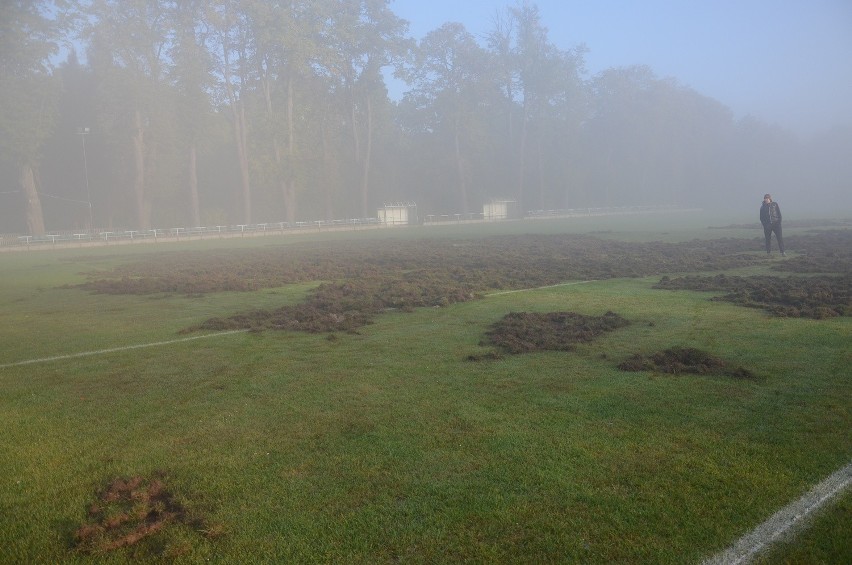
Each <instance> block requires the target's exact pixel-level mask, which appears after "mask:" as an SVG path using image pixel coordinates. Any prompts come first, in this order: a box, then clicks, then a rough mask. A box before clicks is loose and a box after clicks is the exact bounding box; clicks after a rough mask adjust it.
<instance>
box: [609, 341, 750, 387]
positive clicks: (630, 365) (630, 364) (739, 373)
mask: <svg viewBox="0 0 852 565" xmlns="http://www.w3.org/2000/svg"><path fill="white" fill-rule="evenodd" d="M618 368H619V369H621V370H622V371H634V372H638V371H652V372H658V373H668V374H672V375H679V374H682V373H688V374H695V375H724V376H729V377H734V378H737V379H749V380H755V379H757V376H756V375H755V374H754V373H752V372H751V371H749V370H748V369H745V368H743V367H731V366H730V365H728V363H726V362H725V361H724V360H723V359H720V358H718V357H714V356H712V355H710V354H709V353H707V352H706V351H702V350H700V349H695V348H693V347H672V348H670V349H666V350H665V351H658V352H657V353H654V354H652V355H650V356H648V357H645V356H644V355H641V354H639V353H634V354H633V355H631V356H630V357H629V358H627V359H625V360H624V361H622V362H621V363H620V364H619V365H618Z"/></svg>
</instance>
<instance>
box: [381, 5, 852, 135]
mask: <svg viewBox="0 0 852 565" xmlns="http://www.w3.org/2000/svg"><path fill="white" fill-rule="evenodd" d="M531 3H532V4H535V5H537V6H538V7H539V12H540V14H541V18H542V22H543V23H544V25H546V26H547V27H548V29H549V30H550V36H549V39H550V40H551V41H553V43H555V44H556V45H558V46H559V47H561V48H563V49H569V48H571V47H574V46H575V45H578V44H580V43H584V44H585V45H586V46H587V47H588V49H589V51H588V53H587V54H586V64H587V69H588V71H589V73H590V74H595V73H597V72H600V71H602V70H604V69H607V68H610V67H620V66H629V65H635V64H642V65H649V66H650V67H651V68H652V69H653V70H654V72H655V73H656V74H657V75H658V76H661V77H674V78H676V79H677V80H678V81H679V82H680V83H681V84H683V85H686V86H690V87H692V88H694V89H695V90H697V91H699V92H700V93H702V94H704V95H706V96H710V97H712V98H715V99H717V100H719V101H720V102H722V103H723V104H725V105H726V106H728V107H729V108H731V109H732V110H733V111H734V113H735V115H736V117H738V118H741V117H744V116H746V115H752V116H755V117H757V118H760V119H761V120H763V121H766V122H769V123H775V124H778V125H780V126H782V127H785V128H789V129H792V130H794V131H796V132H798V133H802V134H811V133H815V132H818V131H821V130H825V129H829V128H831V127H832V126H834V125H838V124H852V2H850V1H849V0H715V1H709V0H697V1H684V0H642V1H637V0H594V1H590V0H538V1H535V2H531ZM508 4H511V2H506V0H464V1H459V0H430V1H429V2H423V1H422V0H394V2H393V3H392V5H391V7H392V9H393V10H394V11H395V12H396V13H397V14H398V15H399V16H400V17H402V18H405V19H407V20H408V21H409V22H410V33H411V35H412V36H414V37H416V38H421V37H423V36H424V35H425V34H426V33H428V32H429V31H431V30H433V29H435V28H437V27H439V26H440V25H441V24H442V23H444V22H446V21H459V22H461V23H463V24H464V25H465V27H467V29H468V30H469V31H471V32H472V33H473V34H475V35H478V36H482V35H483V34H484V33H486V32H487V31H488V30H489V29H490V28H491V27H492V25H493V21H494V16H495V14H497V13H498V12H504V11H505V7H506V6H507V5H508Z"/></svg>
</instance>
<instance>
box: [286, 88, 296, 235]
mask: <svg viewBox="0 0 852 565" xmlns="http://www.w3.org/2000/svg"><path fill="white" fill-rule="evenodd" d="M294 98H295V95H294V93H293V76H292V73H291V74H290V75H289V76H288V77H287V176H286V179H285V181H284V207H285V209H286V210H285V212H286V214H287V221H288V222H289V223H290V224H293V223H295V221H296V174H295V171H294V170H293V164H294V163H295V161H296V159H295V157H296V154H295V153H296V147H295V146H296V124H295V123H294V122H293V106H294V104H295V102H294Z"/></svg>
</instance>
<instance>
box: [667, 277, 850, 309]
mask: <svg viewBox="0 0 852 565" xmlns="http://www.w3.org/2000/svg"><path fill="white" fill-rule="evenodd" d="M654 288H659V289H664V290H699V291H708V292H719V291H721V292H726V293H727V294H725V295H723V296H719V297H716V298H713V300H724V301H727V302H733V303H734V304H739V305H741V306H747V307H750V308H762V309H764V310H766V311H767V312H769V313H771V314H773V315H775V316H786V317H791V318H814V319H824V318H831V317H835V316H852V274H847V275H842V276H813V277H786V278H782V277H770V276H754V277H737V276H727V275H716V276H714V277H701V276H687V277H679V278H674V279H670V278H669V277H663V278H662V279H661V280H660V282H659V283H657V284H656V285H654Z"/></svg>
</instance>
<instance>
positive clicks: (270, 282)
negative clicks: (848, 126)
mask: <svg viewBox="0 0 852 565" xmlns="http://www.w3.org/2000/svg"><path fill="white" fill-rule="evenodd" d="M785 239H786V240H787V242H788V244H787V247H788V249H790V250H796V253H798V255H797V256H796V257H790V258H789V259H788V260H786V261H784V262H783V263H782V262H779V265H778V266H777V268H783V269H789V270H797V271H799V272H808V273H811V272H816V271H819V272H823V273H829V272H830V273H848V272H852V230H834V231H828V232H820V233H816V234H814V235H808V236H791V237H788V238H785ZM761 248H762V242H760V241H757V240H755V239H730V238H729V239H716V240H694V241H690V242H683V243H665V242H650V243H628V242H622V241H614V240H608V239H603V238H600V237H593V236H589V235H570V234H560V235H523V236H492V237H483V238H478V239H468V240H458V239H449V238H447V239H441V238H434V239H423V240H408V239H378V240H363V241H347V242H333V243H330V242H320V243H317V242H304V243H300V244H297V245H287V246H280V247H269V248H262V249H240V250H224V251H223V250H218V251H181V252H171V253H162V254H158V255H157V256H156V257H155V258H152V259H150V260H148V261H144V262H139V263H133V264H129V265H125V266H122V267H120V268H117V269H115V270H113V271H110V272H103V271H99V272H96V273H91V274H90V275H89V277H90V280H89V282H87V283H84V284H82V285H79V286H78V288H83V289H86V290H89V291H92V292H97V293H108V294H143V295H168V294H182V295H185V296H198V295H202V294H205V293H212V292H223V291H254V290H259V289H264V288H276V287H280V286H283V285H287V284H294V283H306V282H314V281H326V283H325V284H323V285H321V286H320V287H318V288H317V289H315V290H314V291H312V292H311V293H310V294H309V296H308V299H307V300H306V301H305V302H304V303H302V304H299V305H295V306H288V307H284V308H280V309H273V310H264V311H252V312H243V313H240V314H238V315H235V316H231V317H228V318H213V319H210V320H207V321H206V322H204V323H203V324H200V325H198V326H195V327H192V328H187V330H185V331H194V330H198V329H212V330H218V329H250V330H264V329H284V330H299V331H309V332H335V331H356V330H357V328H359V327H361V326H363V325H364V324H368V323H370V321H371V320H372V319H373V318H374V317H375V316H376V315H378V314H380V313H382V312H385V311H387V310H401V311H410V310H412V309H414V308H419V307H424V306H446V305H449V304H453V303H456V302H463V301H467V300H472V299H474V298H476V297H478V296H481V295H483V294H485V293H487V292H490V291H495V290H520V289H525V288H536V287H541V286H547V285H553V284H558V283H562V282H565V281H571V280H591V279H596V280H602V279H609V278H617V277H643V276H649V275H654V274H665V273H678V272H691V273H694V272H700V271H711V270H712V271H723V270H726V269H732V268H737V267H744V266H749V265H756V264H760V263H763V262H765V261H767V258H766V256H765V255H764V254H762V253H759V252H756V251H759V250H760V249H761ZM661 288H662V287H661ZM813 298H814V299H815V300H816V299H817V295H816V294H815V295H814V297H813ZM818 306H819V307H824V308H828V309H829V310H831V311H834V312H838V310H837V309H836V308H834V306H835V304H834V303H832V304H824V303H821V304H819V305H818ZM815 307H817V305H815ZM788 315H790V314H788Z"/></svg>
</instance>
